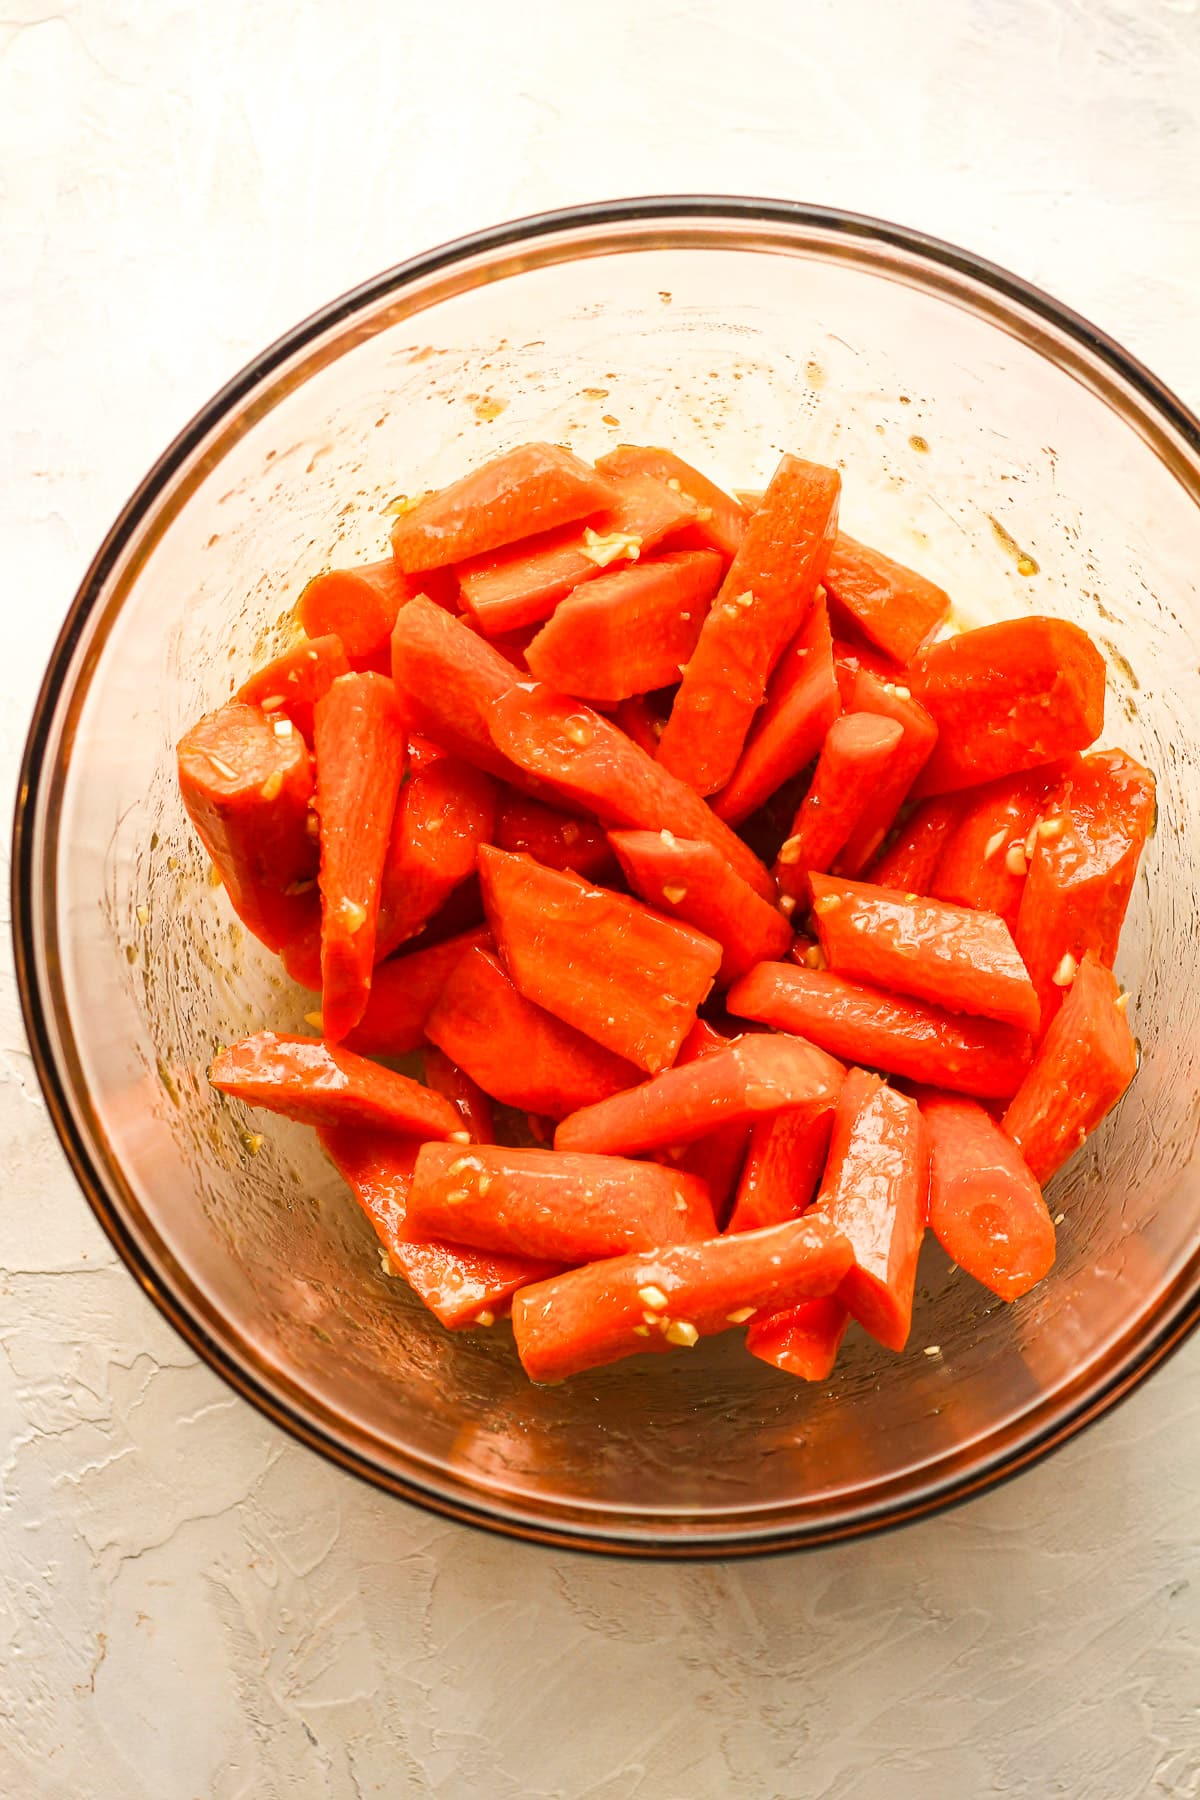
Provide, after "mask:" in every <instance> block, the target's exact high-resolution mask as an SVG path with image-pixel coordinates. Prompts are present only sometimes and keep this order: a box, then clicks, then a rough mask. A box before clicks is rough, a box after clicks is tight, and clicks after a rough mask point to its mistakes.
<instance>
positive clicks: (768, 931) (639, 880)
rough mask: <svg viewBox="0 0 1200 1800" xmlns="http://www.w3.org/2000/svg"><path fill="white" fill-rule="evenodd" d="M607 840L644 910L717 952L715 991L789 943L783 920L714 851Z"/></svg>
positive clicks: (692, 842) (633, 834)
mask: <svg viewBox="0 0 1200 1800" xmlns="http://www.w3.org/2000/svg"><path fill="white" fill-rule="evenodd" d="M608 839H609V843H610V844H611V845H612V847H613V849H614V850H615V851H616V854H617V860H618V862H619V863H620V865H621V868H622V870H623V872H624V875H625V879H626V881H627V882H628V883H629V885H630V887H631V888H632V889H633V891H634V893H635V894H637V895H639V896H640V898H641V899H643V900H644V901H645V902H646V904H647V906H653V907H655V908H656V909H657V910H658V911H659V912H663V913H666V914H667V915H668V917H670V918H674V919H682V920H683V922H684V924H685V925H692V926H694V927H695V929H696V930H697V931H702V932H704V933H705V934H706V935H707V936H708V937H710V938H713V939H715V940H716V942H717V943H718V944H719V945H720V946H721V953H722V954H721V967H720V969H719V971H718V974H717V982H718V985H725V986H727V985H728V984H729V982H731V981H734V980H736V979H737V977H738V976H739V975H744V974H745V972H746V970H747V969H749V968H752V967H753V966H754V964H755V963H757V962H762V961H763V960H764V959H765V958H771V957H778V956H783V955H784V953H785V952H786V950H787V947H788V945H789V944H790V943H791V941H792V928H791V926H790V925H789V924H788V922H787V920H786V919H785V918H784V917H783V915H782V914H781V913H780V912H778V911H777V909H776V908H775V907H773V906H768V905H767V903H766V901H765V900H760V899H759V897H758V895H757V894H756V893H755V892H754V890H753V888H752V887H750V885H749V883H748V882H745V881H743V880H742V878H741V876H740V875H738V874H737V873H736V872H735V870H733V869H731V868H730V866H729V864H728V863H727V862H726V861H725V859H724V857H723V856H722V855H721V853H720V851H719V850H717V849H716V848H715V846H714V845H712V844H706V843H701V842H700V841H699V840H698V839H697V838H681V837H676V836H675V834H674V832H670V831H667V832H663V831H610V832H609V834H608Z"/></svg>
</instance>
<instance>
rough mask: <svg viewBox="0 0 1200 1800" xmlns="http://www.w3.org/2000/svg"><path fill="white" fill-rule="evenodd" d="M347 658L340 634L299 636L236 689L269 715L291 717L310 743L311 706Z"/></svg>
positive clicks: (342, 670) (345, 671) (345, 672)
mask: <svg viewBox="0 0 1200 1800" xmlns="http://www.w3.org/2000/svg"><path fill="white" fill-rule="evenodd" d="M349 673H350V662H349V659H348V657H347V655H346V652H345V649H344V647H343V645H342V640H341V638H339V637H333V636H325V637H313V638H300V639H299V640H298V642H296V643H294V644H292V645H291V646H290V648H289V649H287V650H285V651H284V652H283V654H282V656H277V657H275V659H274V660H273V661H272V662H269V663H267V664H266V665H265V666H264V667H263V668H261V669H256V670H255V672H254V674H253V675H251V677H250V679H249V680H248V681H244V682H243V683H242V685H241V687H240V688H239V689H238V691H237V698H238V699H239V700H245V701H246V702H247V703H248V704H249V705H251V706H261V707H262V709H263V711H264V712H265V713H267V714H268V715H269V716H270V717H271V718H272V719H274V718H276V717H283V718H287V719H290V720H291V721H292V724H293V725H294V726H295V727H296V730H297V731H299V732H302V733H303V736H304V740H305V742H306V743H307V744H309V745H310V746H311V744H312V741H313V707H314V706H315V705H316V703H317V701H318V700H319V699H320V698H321V696H322V695H323V694H327V693H328V692H329V690H330V688H331V687H332V686H333V683H334V682H335V681H336V680H337V678H338V676H339V675H348V674H349Z"/></svg>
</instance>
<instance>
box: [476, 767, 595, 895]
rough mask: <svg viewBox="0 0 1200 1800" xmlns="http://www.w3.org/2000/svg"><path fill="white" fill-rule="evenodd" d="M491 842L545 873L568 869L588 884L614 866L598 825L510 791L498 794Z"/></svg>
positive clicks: (505, 789) (506, 790)
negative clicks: (540, 865)
mask: <svg viewBox="0 0 1200 1800" xmlns="http://www.w3.org/2000/svg"><path fill="white" fill-rule="evenodd" d="M493 842H494V843H495V845H496V848H497V849H498V850H514V851H518V852H519V851H524V853H525V854H526V855H527V856H532V858H533V860H534V862H539V863H543V864H544V865H545V866H546V868H548V869H572V870H574V872H575V874H576V875H582V876H583V877H584V878H585V879H586V880H588V881H599V880H601V879H603V878H606V877H607V876H609V875H611V874H613V873H614V871H615V870H616V866H617V860H616V857H615V856H614V855H613V852H612V846H611V844H610V843H609V841H608V837H607V835H606V834H605V832H604V831H603V830H602V828H601V827H600V826H599V825H595V824H593V823H592V821H591V820H590V819H576V818H573V817H572V816H571V814H570V813H563V812H559V811H558V810H557V809H556V808H555V807H553V806H543V805H542V804H541V802H540V801H538V800H530V799H528V798H527V797H526V796H525V795H524V794H517V793H514V792H513V790H512V789H511V788H502V789H501V790H500V794H499V796H498V799H497V805H496V828H495V835H494V838H493Z"/></svg>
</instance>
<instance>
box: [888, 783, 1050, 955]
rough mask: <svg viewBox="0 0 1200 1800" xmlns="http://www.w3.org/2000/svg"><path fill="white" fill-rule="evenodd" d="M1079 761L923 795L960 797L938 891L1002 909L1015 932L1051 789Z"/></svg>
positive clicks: (946, 800) (939, 800)
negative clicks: (955, 790)
mask: <svg viewBox="0 0 1200 1800" xmlns="http://www.w3.org/2000/svg"><path fill="white" fill-rule="evenodd" d="M1078 761H1079V759H1078V758H1077V757H1076V758H1072V759H1070V760H1069V761H1066V762H1056V763H1050V764H1047V765H1043V766H1042V767H1041V768H1038V769H1026V770H1024V771H1022V773H1021V774H1020V775H1009V776H1006V777H1004V778H1003V779H1002V780H1000V781H989V782H988V783H986V785H985V786H983V787H979V788H971V789H965V788H960V789H958V790H957V792H955V793H953V794H948V795H945V796H940V797H936V798H934V799H932V800H925V801H923V802H922V805H923V806H939V805H946V804H951V805H952V804H953V803H954V802H955V801H956V800H957V802H958V804H959V809H960V818H959V822H958V824H957V825H956V827H955V829H954V830H953V831H952V832H951V833H950V834H949V836H948V838H947V840H946V844H945V846H944V848H943V850H942V854H941V856H940V858H939V859H938V865H937V872H936V875H935V877H934V881H933V885H932V887H931V888H930V890H929V891H930V893H931V894H932V895H933V897H934V898H935V899H937V900H950V901H952V902H954V903H955V904H956V905H958V906H973V907H975V908H976V909H977V910H978V911H980V912H993V913H999V915H1000V917H1001V918H1002V919H1003V920H1004V923H1005V924H1006V925H1007V926H1008V928H1009V930H1010V931H1012V932H1013V933H1014V934H1015V932H1016V925H1017V915H1018V913H1019V911H1020V907H1021V895H1022V894H1023V893H1024V891H1025V876H1026V874H1027V872H1028V868H1029V863H1030V861H1031V859H1032V857H1033V855H1034V852H1035V847H1036V844H1037V836H1036V833H1035V832H1034V827H1035V826H1036V824H1037V822H1038V819H1039V817H1040V815H1041V813H1042V811H1043V809H1044V808H1045V807H1046V804H1047V800H1048V797H1049V795H1050V794H1051V793H1052V792H1053V791H1054V789H1055V788H1056V787H1057V786H1058V784H1059V783H1060V781H1061V780H1062V778H1063V776H1064V775H1065V774H1066V773H1067V772H1068V771H1069V770H1070V769H1071V768H1072V767H1073V766H1075V765H1076V764H1077V763H1078ZM892 885H893V886H898V885H899V883H895V882H894V883H893V884H892Z"/></svg>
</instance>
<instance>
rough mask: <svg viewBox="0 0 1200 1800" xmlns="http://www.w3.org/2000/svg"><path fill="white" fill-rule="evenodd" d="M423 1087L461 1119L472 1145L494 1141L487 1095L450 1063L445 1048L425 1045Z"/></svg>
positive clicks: (492, 1142) (494, 1136)
mask: <svg viewBox="0 0 1200 1800" xmlns="http://www.w3.org/2000/svg"><path fill="white" fill-rule="evenodd" d="M422 1062H423V1063H424V1066H425V1086H426V1087H428V1088H432V1089H433V1091H434V1093H435V1094H441V1095H442V1097H443V1098H444V1099H446V1100H448V1101H449V1102H450V1104H451V1106H453V1107H454V1108H455V1109H456V1111H457V1112H458V1114H459V1116H460V1118H461V1119H462V1124H463V1130H464V1131H467V1132H469V1133H470V1136H471V1142H472V1143H473V1144H494V1143H495V1141H496V1125H495V1120H494V1118H493V1116H492V1101H491V1096H490V1095H488V1094H485V1093H484V1091H483V1089H482V1088H481V1087H480V1085H479V1083H478V1082H477V1081H472V1079H471V1077H470V1076H469V1075H468V1074H467V1071H466V1070H465V1069H460V1068H459V1066H458V1064H457V1063H455V1062H451V1060H450V1058H449V1057H448V1056H447V1055H446V1053H445V1051H443V1050H438V1049H436V1048H435V1047H434V1046H433V1045H427V1046H426V1049H425V1054H424V1056H423V1057H422Z"/></svg>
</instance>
